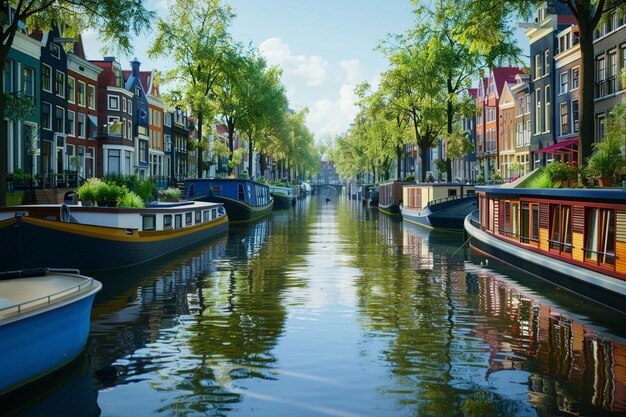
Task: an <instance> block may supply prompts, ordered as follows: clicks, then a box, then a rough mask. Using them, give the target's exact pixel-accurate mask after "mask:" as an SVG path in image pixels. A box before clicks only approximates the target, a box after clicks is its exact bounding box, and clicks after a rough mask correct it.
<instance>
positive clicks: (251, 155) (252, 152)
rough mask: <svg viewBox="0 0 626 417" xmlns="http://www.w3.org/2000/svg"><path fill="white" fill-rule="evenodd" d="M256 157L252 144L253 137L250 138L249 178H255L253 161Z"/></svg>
mask: <svg viewBox="0 0 626 417" xmlns="http://www.w3.org/2000/svg"><path fill="white" fill-rule="evenodd" d="M253 157H254V146H253V144H252V135H250V137H249V138H248V178H252V177H254V175H252V174H253V172H252V160H253Z"/></svg>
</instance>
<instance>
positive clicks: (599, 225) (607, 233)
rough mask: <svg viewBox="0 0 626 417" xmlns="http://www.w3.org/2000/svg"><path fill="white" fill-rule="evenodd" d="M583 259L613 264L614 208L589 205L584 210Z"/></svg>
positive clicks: (605, 265)
mask: <svg viewBox="0 0 626 417" xmlns="http://www.w3.org/2000/svg"><path fill="white" fill-rule="evenodd" d="M583 250H584V252H585V261H587V262H593V263H596V264H597V265H599V266H604V267H611V268H613V267H614V266H615V210H613V209H604V208H596V207H589V208H587V209H586V210H585V248H584V249H583Z"/></svg>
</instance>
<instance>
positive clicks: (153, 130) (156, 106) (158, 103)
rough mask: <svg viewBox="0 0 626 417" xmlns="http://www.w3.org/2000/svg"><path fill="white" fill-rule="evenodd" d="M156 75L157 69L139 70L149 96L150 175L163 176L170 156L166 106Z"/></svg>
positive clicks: (142, 83)
mask: <svg viewBox="0 0 626 417" xmlns="http://www.w3.org/2000/svg"><path fill="white" fill-rule="evenodd" d="M156 75H157V72H156V70H152V71H140V72H139V79H140V80H141V85H142V86H143V88H144V91H145V92H146V97H147V98H148V113H149V115H148V116H149V131H150V143H149V147H148V159H149V163H150V176H152V177H162V176H165V175H167V173H168V171H167V170H166V169H165V167H166V165H167V166H169V164H168V163H166V162H165V160H166V159H169V156H167V155H166V154H165V142H164V136H163V135H164V133H163V122H164V120H163V113H164V108H165V106H164V104H163V98H162V97H161V92H160V90H159V83H158V81H157V78H156Z"/></svg>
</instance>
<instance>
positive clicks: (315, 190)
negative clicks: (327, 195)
mask: <svg viewBox="0 0 626 417" xmlns="http://www.w3.org/2000/svg"><path fill="white" fill-rule="evenodd" d="M343 187H344V184H343V183H338V184H326V183H319V184H311V188H312V189H313V194H320V193H322V192H323V191H324V190H325V189H326V190H328V189H332V190H334V191H335V192H336V193H337V194H341V190H342V189H343Z"/></svg>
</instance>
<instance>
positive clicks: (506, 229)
mask: <svg viewBox="0 0 626 417" xmlns="http://www.w3.org/2000/svg"><path fill="white" fill-rule="evenodd" d="M478 198H479V213H478V223H479V226H480V229H481V230H483V231H485V232H486V233H488V234H490V235H493V236H495V237H497V238H499V239H502V240H505V241H507V242H508V243H512V244H514V245H517V246H519V247H522V248H524V249H526V250H530V251H534V252H539V253H542V254H544V255H548V256H550V257H552V258H555V259H559V260H562V261H565V262H567V263H569V264H573V265H576V266H579V267H582V268H586V269H589V270H593V271H596V272H600V273H603V274H606V275H610V276H613V277H616V278H619V279H622V280H626V192H624V191H621V190H609V189H594V190H581V189H515V188H514V189H504V188H497V187H478Z"/></svg>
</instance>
